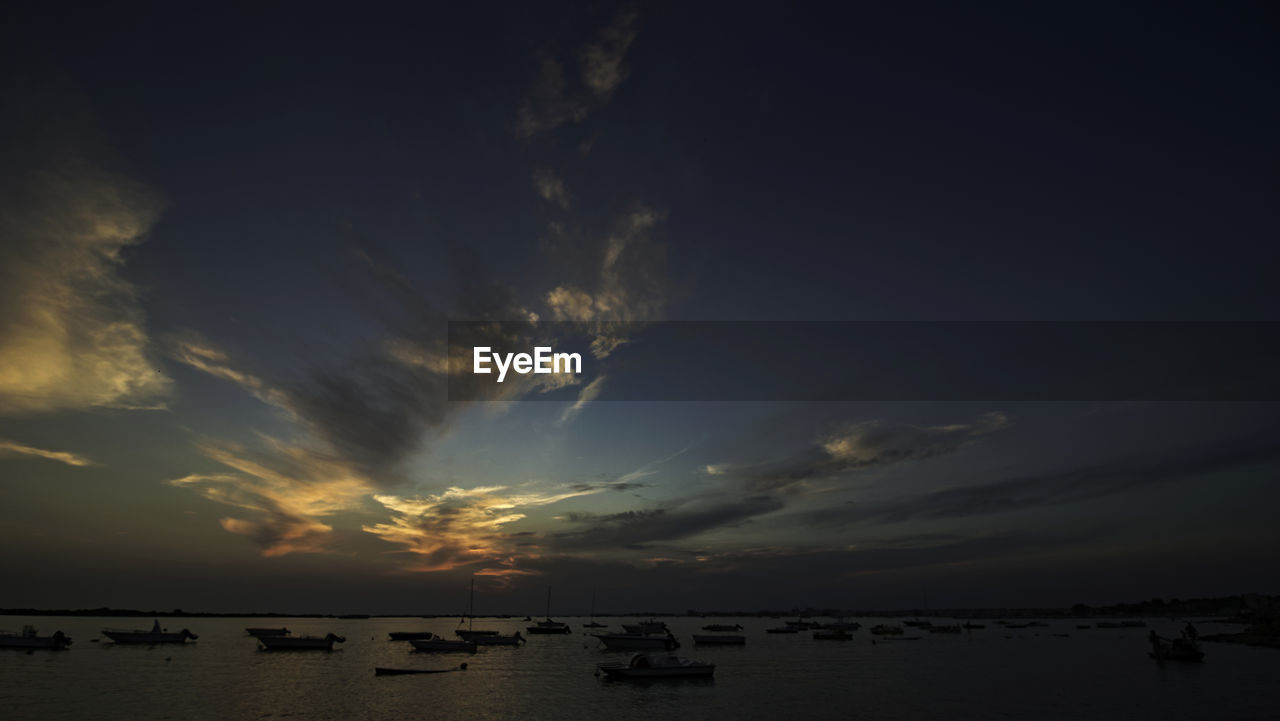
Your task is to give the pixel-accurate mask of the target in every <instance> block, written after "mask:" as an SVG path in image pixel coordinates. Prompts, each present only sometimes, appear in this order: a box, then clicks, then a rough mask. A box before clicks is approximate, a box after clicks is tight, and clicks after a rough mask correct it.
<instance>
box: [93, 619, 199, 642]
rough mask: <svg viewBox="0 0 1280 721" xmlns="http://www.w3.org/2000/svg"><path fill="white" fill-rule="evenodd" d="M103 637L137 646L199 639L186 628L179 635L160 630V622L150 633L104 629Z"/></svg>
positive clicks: (155, 624)
mask: <svg viewBox="0 0 1280 721" xmlns="http://www.w3.org/2000/svg"><path fill="white" fill-rule="evenodd" d="M102 635H103V636H106V637H107V638H109V639H111V640H112V641H115V642H116V643H120V644H135V645H154V644H157V643H186V642H187V639H191V640H192V641H194V640H196V639H197V638H199V637H198V636H196V635H195V634H194V633H192V632H191V631H188V630H187V629H185V628H184V629H182V630H181V631H178V632H177V633H170V632H169V631H167V630H165V629H163V628H160V621H158V620H157V621H155V622H154V623H152V624H151V630H150V631H141V630H137V629H129V630H125V629H119V628H104V629H102Z"/></svg>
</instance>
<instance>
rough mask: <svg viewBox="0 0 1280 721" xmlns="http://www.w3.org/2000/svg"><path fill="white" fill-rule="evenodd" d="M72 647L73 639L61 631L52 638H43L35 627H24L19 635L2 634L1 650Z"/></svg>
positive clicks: (0, 638) (0, 640)
mask: <svg viewBox="0 0 1280 721" xmlns="http://www.w3.org/2000/svg"><path fill="white" fill-rule="evenodd" d="M70 645H71V637H70V636H68V635H66V634H64V633H63V632H61V631H54V632H53V635H52V636H41V635H39V634H37V633H36V629H35V627H34V626H23V627H22V631H21V632H19V633H9V632H0V648H24V649H35V648H47V649H51V650H55V651H57V650H61V649H65V648H66V647H67V646H70Z"/></svg>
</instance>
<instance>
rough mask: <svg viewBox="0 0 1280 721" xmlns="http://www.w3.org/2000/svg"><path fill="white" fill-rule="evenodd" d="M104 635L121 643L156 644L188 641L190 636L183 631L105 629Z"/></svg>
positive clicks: (135, 644)
mask: <svg viewBox="0 0 1280 721" xmlns="http://www.w3.org/2000/svg"><path fill="white" fill-rule="evenodd" d="M102 635H103V636H106V637H107V638H109V639H111V640H112V641H113V642H115V643H118V644H121V645H126V646H129V645H132V646H154V645H156V644H161V643H173V644H178V643H186V642H187V638H188V636H186V635H185V634H182V633H151V632H149V631H103V632H102Z"/></svg>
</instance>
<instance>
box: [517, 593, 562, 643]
mask: <svg viewBox="0 0 1280 721" xmlns="http://www.w3.org/2000/svg"><path fill="white" fill-rule="evenodd" d="M525 630H526V631H528V632H529V633H536V634H564V633H570V632H571V629H570V628H569V624H567V623H561V622H560V621H553V620H551V587H550V586H547V618H546V620H544V621H538V622H537V623H535V624H534V625H532V626H529V627H527V628H526V629H525Z"/></svg>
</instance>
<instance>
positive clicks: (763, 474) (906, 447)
mask: <svg viewBox="0 0 1280 721" xmlns="http://www.w3.org/2000/svg"><path fill="white" fill-rule="evenodd" d="M1008 423H1009V420H1008V418H1007V417H1006V416H1005V415H1004V414H1003V413H999V412H993V413H987V414H984V415H981V416H979V417H978V418H976V419H974V420H973V421H971V422H969V423H954V424H949V425H940V426H917V425H910V424H889V423H883V422H881V421H868V422H865V423H856V424H853V425H847V426H843V427H840V428H838V429H836V430H835V431H833V432H831V433H829V434H827V435H825V436H823V437H821V438H820V439H818V442H817V443H816V444H815V445H814V446H813V447H812V448H810V449H808V450H806V451H805V452H803V453H800V454H798V455H796V456H793V457H791V458H787V459H785V460H782V461H780V462H776V463H765V464H753V465H751V466H741V467H739V466H733V465H731V464H723V463H721V464H712V465H708V466H706V467H705V469H704V470H705V472H706V473H707V474H708V475H711V476H721V477H728V478H730V479H733V480H734V481H735V482H738V483H741V484H743V485H745V486H746V487H748V488H750V489H752V490H754V491H756V492H762V491H776V490H792V491H795V490H800V489H801V488H802V487H804V486H805V485H806V484H807V483H808V482H809V481H811V480H813V479H818V478H827V477H831V476H835V475H839V474H841V473H846V472H849V471H853V470H858V469H865V468H871V467H879V466H889V465H894V464H898V463H904V462H907V461H915V460H922V459H925V458H932V457H934V456H940V455H945V454H950V453H955V452H956V451H958V450H960V448H962V447H964V446H965V445H967V444H969V443H972V442H974V441H976V440H977V439H979V438H982V437H983V436H986V435H989V434H991V433H994V432H996V431H999V430H1001V429H1003V428H1005V427H1006V426H1007V425H1008Z"/></svg>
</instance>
